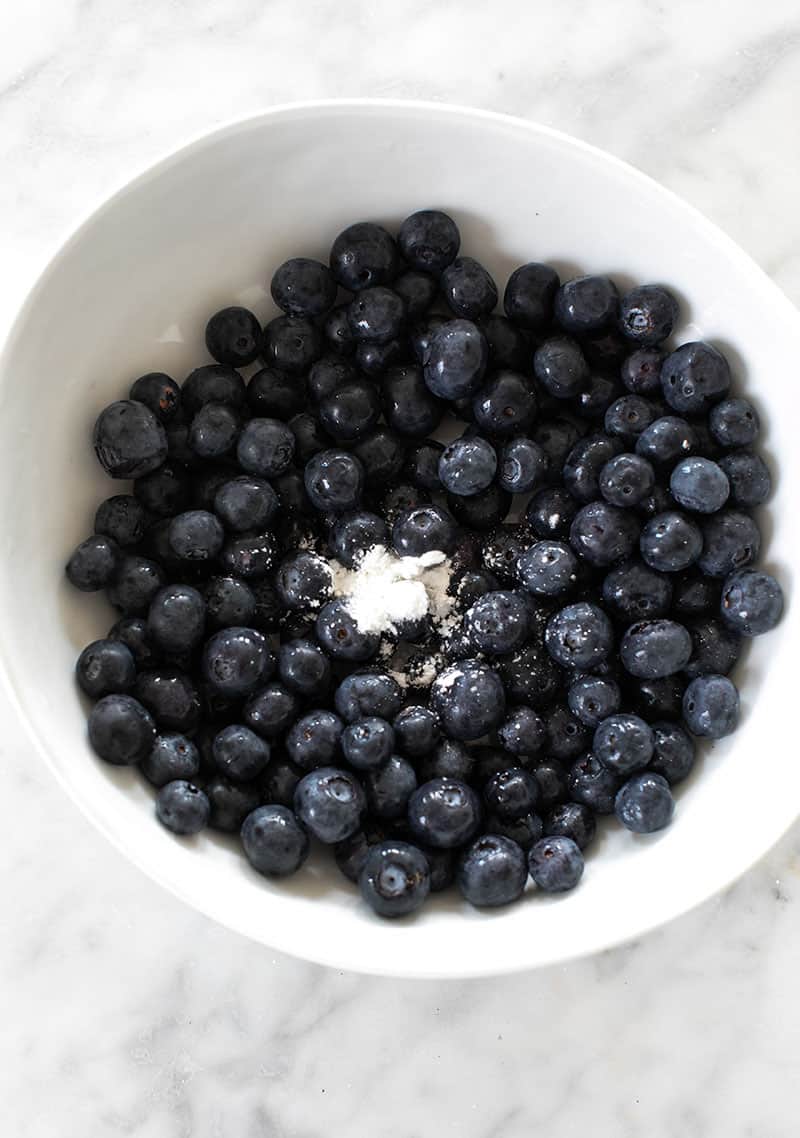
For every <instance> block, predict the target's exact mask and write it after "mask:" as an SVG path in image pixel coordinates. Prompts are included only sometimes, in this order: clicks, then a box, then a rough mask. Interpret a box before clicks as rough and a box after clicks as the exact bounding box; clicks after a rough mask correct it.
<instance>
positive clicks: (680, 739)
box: [649, 723, 695, 786]
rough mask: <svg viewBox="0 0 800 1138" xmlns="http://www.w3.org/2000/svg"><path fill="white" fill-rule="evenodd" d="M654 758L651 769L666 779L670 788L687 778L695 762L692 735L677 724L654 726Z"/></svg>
mask: <svg viewBox="0 0 800 1138" xmlns="http://www.w3.org/2000/svg"><path fill="white" fill-rule="evenodd" d="M653 739H654V746H653V757H652V759H651V760H650V766H649V769H650V770H651V771H654V772H655V773H656V774H660V775H661V776H662V778H665V779H666V780H667V782H668V783H669V784H670V786H674V785H675V783H676V782H680V781H681V780H682V779H684V778H686V777H687V775H688V774H689V772H690V771H691V769H692V767H693V766H694V760H695V748H694V742H693V741H692V737H691V735H688V734H687V732H686V731H684V730H683V728H682V727H679V726H678V724H677V723H654V724H653Z"/></svg>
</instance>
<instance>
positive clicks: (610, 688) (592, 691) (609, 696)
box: [567, 676, 621, 727]
mask: <svg viewBox="0 0 800 1138" xmlns="http://www.w3.org/2000/svg"><path fill="white" fill-rule="evenodd" d="M620 702H621V694H620V690H619V684H618V683H617V682H616V681H615V680H612V679H604V678H603V677H602V676H580V677H578V679H576V680H574V681H573V682H572V683H571V684H570V686H569V689H568V691H567V705H568V707H569V709H570V711H571V712H572V714H573V715H574V716H575V718H576V719H578V720H580V722H581V723H583V724H585V726H586V727H597V725H598V724H599V723H601V722H602V721H603V720H604V719H606V718H608V716H609V715H613V714H614V712H616V711H619V707H620Z"/></svg>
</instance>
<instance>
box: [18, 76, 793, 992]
mask: <svg viewBox="0 0 800 1138" xmlns="http://www.w3.org/2000/svg"><path fill="white" fill-rule="evenodd" d="M348 111H353V112H363V111H374V112H377V113H381V112H382V111H388V112H401V113H402V112H409V113H416V114H419V113H425V114H426V115H431V116H437V117H439V118H440V119H441V120H442V121H443V122H445V121H447V120H448V119H451V120H453V119H461V120H463V121H465V122H466V121H472V122H477V123H482V124H486V125H488V126H495V127H506V128H513V129H515V130H517V131H520V132H523V133H527V134H530V135H532V136H538V137H543V138H547V139H549V140H550V141H551V142H553V143H555V144H557V145H558V146H560V147H563V148H566V149H569V150H573V151H578V152H581V153H583V154H584V155H585V156H586V157H587V158H589V159H592V160H593V161H595V162H598V163H601V164H603V165H605V166H607V167H611V168H612V169H613V168H616V170H617V171H618V172H619V173H620V174H621V175H624V177H625V178H626V179H627V180H628V182H629V183H631V184H632V185H633V186H634V188H635V187H636V186H637V185H638V186H639V187H640V188H641V189H642V190H644V191H646V192H647V193H648V194H650V195H654V196H655V197H656V198H658V199H660V200H661V201H662V202H663V203H664V204H665V206H672V207H673V208H677V209H679V210H680V211H681V212H682V213H683V214H684V216H686V217H687V218H689V219H690V220H692V221H693V223H694V225H695V226H697V227H699V229H700V230H701V231H702V232H703V234H704V237H705V238H706V239H707V240H708V241H709V243H711V244H714V245H716V246H717V247H718V248H719V249H720V250H721V251H722V252H723V253H724V254H725V255H726V256H727V257H728V258H730V259H732V260H733V261H735V262H738V263H739V265H740V266H741V267H742V268H743V269H744V270H746V271H747V273H748V274H749V275H750V276H751V277H752V278H753V279H754V280H755V281H757V282H758V285H759V286H760V288H762V289H764V290H765V291H766V292H767V294H768V295H769V297H770V301H771V303H772V304H773V305H777V306H779V308H781V309H782V310H783V313H784V315H785V318H786V319H787V320H789V321H792V322H793V323H794V324H795V325H796V326H797V329H798V333H800V310H798V308H796V307H795V305H794V304H793V303H792V301H791V300H790V299H789V298H788V297H787V296H786V294H785V293H784V292H783V291H782V290H781V288H780V287H779V286H778V285H777V284H776V283H775V282H774V281H773V280H772V278H771V277H769V276H768V274H767V273H766V272H765V271H764V269H762V268H761V266H760V265H759V264H758V263H757V262H756V261H755V260H754V259H753V258H752V257H751V256H750V255H749V254H748V253H746V252H745V251H744V249H742V248H741V246H739V245H738V244H737V243H736V242H735V241H734V240H733V238H731V237H729V236H728V235H727V234H726V233H725V232H724V230H722V229H721V228H720V227H719V226H718V225H717V224H716V223H715V222H712V221H711V220H709V218H707V217H706V216H705V214H704V213H702V211H701V210H699V209H698V208H697V207H696V206H694V205H692V204H691V203H689V202H687V201H686V200H685V199H684V198H683V197H681V196H680V195H679V194H677V193H676V192H675V191H673V190H670V189H668V188H666V187H665V186H663V185H662V184H661V183H660V182H658V181H656V179H654V178H652V177H650V175H648V174H645V173H644V172H643V171H641V170H639V169H638V168H637V167H636V166H633V165H632V164H631V163H629V162H627V161H625V160H623V159H621V158H618V157H617V156H616V155H614V154H611V153H610V152H608V151H606V150H604V149H602V148H601V147H598V146H595V145H593V144H592V143H589V142H586V141H584V140H583V139H580V138H577V137H576V136H574V135H571V134H569V133H567V132H565V131H561V130H558V129H556V128H554V127H551V126H547V125H545V124H542V123H538V122H536V121H534V120H528V119H525V118H522V117H520V116H518V115H512V114H507V113H503V112H500V111H493V110H485V109H482V108H477V107H471V106H469V105H465V104H456V103H449V102H437V101H434V100H420V99H399V98H373V97H358V98H355V97H354V98H348V97H345V98H336V99H310V100H297V101H291V102H285V103H279V104H275V105H273V106H269V107H266V108H263V109H261V110H256V111H253V112H251V113H248V114H246V115H243V116H242V115H239V116H234V117H231V118H230V119H228V120H226V121H224V122H222V123H220V124H217V125H215V126H214V127H213V128H212V129H210V130H201V131H198V132H196V133H192V135H191V136H190V137H189V138H188V139H187V141H185V142H182V143H181V144H179V145H178V146H173V147H170V148H169V149H166V150H165V151H164V152H163V153H162V154H161V156H160V157H158V158H156V159H155V160H152V161H149V162H148V163H147V164H146V165H144V166H139V167H138V168H137V172H136V173H134V174H133V175H132V176H130V177H128V178H125V179H124V180H121V181H120V182H119V183H118V184H117V186H116V188H115V189H113V190H112V191H111V192H110V193H107V194H104V195H103V197H102V198H101V199H100V201H99V202H98V203H95V204H93V205H92V206H90V207H88V208H87V209H86V210H85V211H83V213H82V216H81V217H80V220H79V221H78V222H77V223H76V224H74V225H73V226H71V227H70V228H68V229H67V231H66V235H65V236H63V237H62V238H61V239H60V240H58V239H57V240H56V241H55V242H53V246H52V251H51V252H50V254H49V255H47V254H45V259H44V260H43V261H42V262H41V268H40V269H39V271H38V272H37V273H36V275H35V277H34V280H33V283H32V284H31V285H30V287H29V288H28V289H27V291H26V294H25V295H24V296H23V297H22V298H21V300H20V303H19V305H18V307H17V308H16V311H15V314H14V316H13V318H12V319H11V321H10V322H9V324H8V325H7V330H6V332H5V335H4V337H3V341H2V344H1V345H0V384H2V379H3V376H4V375H5V374H6V370H7V364H8V360H9V358H10V356H11V355H12V352H13V348H14V345H15V342H16V340H17V338H18V336H19V335H20V331H21V329H22V327H23V325H24V323H25V320H26V318H27V317H28V315H29V313H30V312H31V310H32V309H33V308H34V307H35V305H36V303H37V301H38V299H39V295H40V293H41V292H42V291H43V290H44V289H45V288H46V286H47V284H48V282H49V279H50V276H51V274H53V273H54V272H55V270H56V268H57V266H58V265H59V264H60V262H61V261H62V260H63V259H64V257H65V256H66V255H67V254H68V253H69V251H70V250H71V249H72V247H73V246H74V245H75V244H77V243H78V242H79V241H80V240H81V238H82V237H83V235H84V232H85V230H87V229H88V228H89V227H90V226H91V224H92V223H93V222H94V221H95V220H96V219H97V218H98V217H101V216H102V215H103V214H104V213H105V212H106V211H108V210H111V209H113V208H114V207H115V205H116V204H117V202H118V200H119V199H121V198H122V197H123V196H124V195H125V194H126V193H128V192H129V191H131V190H134V189H136V188H138V187H139V186H140V185H142V184H143V183H144V182H146V181H147V180H149V179H151V178H153V177H154V176H158V175H159V174H161V173H162V172H164V171H166V170H168V169H169V168H170V166H172V165H173V164H177V163H180V162H182V161H183V160H184V159H185V158H187V157H188V156H189V155H190V154H192V152H194V151H198V150H200V149H202V148H203V147H206V146H213V145H214V144H215V143H216V142H217V141H218V140H219V139H220V138H222V137H224V136H226V135H230V134H232V133H234V132H235V131H237V130H240V129H248V128H250V127H253V126H254V125H256V124H259V123H262V122H263V123H266V122H269V121H275V120H291V119H293V118H295V119H299V118H303V117H305V116H310V117H320V116H324V115H326V114H329V113H337V112H345V113H346V112H348ZM0 684H2V687H3V690H4V691H5V694H6V697H7V698H8V701H9V705H10V706H11V708H12V709H13V710H14V711H15V712H16V714H17V717H18V720H19V721H20V722H21V724H22V725H23V727H24V731H25V734H26V735H27V737H28V739H29V740H30V742H31V743H32V744H33V747H34V750H35V752H36V754H37V755H38V756H39V758H40V759H41V760H42V761H43V762H44V764H45V765H46V766H47V768H48V769H49V770H50V772H51V773H52V774H53V775H54V776H55V778H56V781H57V782H58V783H59V785H60V786H61V788H62V789H63V790H64V791H65V793H66V794H67V796H68V797H69V798H70V799H71V800H72V802H73V803H74V804H75V805H76V806H77V807H78V809H79V810H80V812H81V813H82V814H83V815H84V816H85V817H86V818H88V820H89V821H91V822H92V824H93V825H94V826H95V827H96V829H97V830H99V832H100V833H101V834H102V835H103V836H104V837H105V838H106V839H107V840H108V841H109V842H110V843H111V844H112V845H113V846H114V847H115V848H116V849H117V850H118V851H119V852H120V853H121V854H123V855H124V856H125V858H126V859H127V860H128V861H129V862H131V863H132V864H133V865H135V866H136V867H137V868H138V869H139V870H140V871H141V872H142V873H144V874H145V875H146V876H147V877H148V878H149V879H151V880H153V881H155V882H156V883H158V884H159V885H160V886H161V887H162V888H164V889H166V890H167V891H168V892H169V893H170V894H172V895H173V896H174V897H177V898H178V899H179V900H180V901H182V902H183V903H184V904H186V905H187V906H189V907H190V908H192V909H194V910H195V911H198V912H201V913H202V914H203V915H204V916H205V917H207V918H209V919H213V920H214V921H216V922H218V923H219V924H222V925H223V926H225V927H227V928H229V929H231V930H232V931H234V932H236V933H239V934H241V935H243V936H246V937H247V938H248V939H251V940H254V941H256V942H257V943H259V944H261V945H263V946H264V947H265V948H270V949H275V950H276V951H280V952H283V953H286V954H287V955H289V956H293V957H295V958H297V959H303V960H308V961H311V962H313V963H315V964H321V965H324V966H327V967H331V968H338V969H341V970H346V971H350V972H355V973H359V974H372V975H380V976H389V975H390V976H394V977H398V978H408V979H467V978H477V977H488V976H500V975H509V974H514V973H518V972H523V971H529V970H532V969H534V968H542V967H548V966H551V965H556V964H566V963H568V962H570V961H573V960H580V959H583V958H585V957H589V956H592V955H594V954H596V953H598V952H602V951H605V950H607V949H610V948H613V947H616V946H619V945H624V944H626V943H629V942H630V941H632V940H635V939H637V938H638V937H641V936H643V935H645V934H647V933H649V932H651V931H653V930H654V929H657V928H659V927H661V926H662V925H665V924H668V923H669V922H671V921H673V920H675V919H676V918H678V917H680V916H683V915H685V914H686V913H688V912H690V911H691V910H693V909H695V908H697V907H698V906H699V905H701V904H703V903H704V902H705V901H707V900H710V899H711V898H712V897H714V896H716V895H718V894H719V893H720V892H721V891H723V890H724V889H726V888H728V887H729V886H730V885H731V884H732V883H733V882H734V881H736V880H737V879H738V878H739V877H740V876H741V875H742V874H744V873H745V872H746V871H747V870H748V869H749V868H751V867H752V866H753V865H754V864H755V863H756V862H757V861H758V860H760V858H762V857H763V856H764V855H765V854H766V853H767V852H768V851H769V850H770V849H772V848H773V846H774V845H775V844H776V843H777V842H778V841H779V840H780V839H781V837H782V836H783V835H784V834H785V833H786V831H787V830H788V829H789V828H790V826H791V825H792V824H793V823H794V822H795V821H796V819H797V817H798V815H800V804H794V803H793V801H792V799H791V796H786V798H783V797H782V796H779V797H778V799H777V800H776V802H775V807H776V813H777V818H775V817H773V820H774V828H773V829H771V830H770V831H769V833H768V834H767V835H764V834H763V832H759V833H758V834H756V832H755V831H753V830H751V831H750V832H749V833H748V834H747V835H746V836H745V835H743V840H742V842H741V844H740V845H739V846H738V848H737V851H736V852H735V854H734V856H732V857H731V858H730V859H729V860H728V861H727V862H726V867H727V868H726V870H725V872H724V873H720V874H719V879H718V880H717V881H715V882H714V884H713V887H712V888H711V889H709V888H708V882H707V881H704V882H703V883H702V884H699V887H698V886H694V887H693V886H692V884H691V882H690V881H689V882H687V888H686V889H685V890H684V891H681V893H680V894H679V895H677V899H676V901H675V902H674V903H673V904H672V905H671V906H670V909H669V913H668V915H666V916H659V917H654V916H650V915H647V916H644V917H640V916H637V913H636V912H632V913H631V915H630V917H629V919H628V921H627V924H626V925H625V926H624V927H622V928H621V929H620V928H619V927H617V928H615V930H613V931H603V927H599V928H596V929H594V930H593V931H592V933H591V934H590V935H589V936H587V938H586V939H585V940H584V941H583V942H582V943H581V944H580V945H577V946H575V948H574V949H571V948H567V949H566V950H565V951H563V950H562V951H559V952H558V953H556V952H552V951H551V952H550V953H549V954H547V955H541V954H540V956H539V957H538V958H535V959H533V960H530V959H524V954H523V953H519V954H517V956H516V957H515V958H513V959H512V958H504V959H502V960H501V961H499V962H498V961H488V960H487V961H486V963H485V964H482V963H481V964H476V963H472V962H471V963H470V964H469V965H467V966H464V964H463V962H461V963H460V964H459V962H458V961H457V960H456V961H455V962H454V964H455V967H454V968H452V969H450V970H448V971H444V970H442V969H440V968H437V967H435V966H434V967H431V966H430V965H428V964H426V963H425V962H422V963H420V962H418V961H416V960H415V958H413V957H412V959H413V960H414V964H413V966H412V965H411V964H410V963H409V966H408V967H406V966H404V965H403V964H402V963H400V964H398V963H396V962H395V963H393V964H392V966H391V967H389V968H387V967H386V966H385V965H383V966H382V965H381V963H380V962H379V961H375V962H374V964H373V962H371V961H369V960H362V959H359V960H357V961H356V962H354V961H353V960H352V958H351V957H350V955H349V954H348V952H347V951H346V949H340V948H339V946H338V945H337V944H336V943H335V942H334V941H332V942H331V943H328V942H327V941H326V940H325V938H317V939H316V940H312V941H310V942H308V943H307V944H303V945H302V946H299V945H298V944H297V943H296V938H293V937H292V936H291V935H288V936H287V935H285V934H284V933H283V932H282V930H281V929H280V928H278V927H275V928H274V930H271V932H270V939H269V941H268V942H267V941H266V940H264V939H263V938H262V937H260V936H259V935H258V933H257V932H256V930H255V929H253V928H252V927H251V926H249V925H248V923H247V922H246V921H244V920H237V919H236V918H235V917H234V916H233V915H232V914H231V913H230V911H228V910H226V911H225V913H223V914H220V913H218V912H216V911H215V910H214V906H213V905H210V904H208V903H205V902H204V901H203V899H202V898H198V897H196V896H194V895H193V894H192V892H191V891H190V890H189V889H188V888H186V887H184V886H183V884H182V881H181V880H180V879H179V878H177V877H176V875H174V874H170V873H169V872H165V871H163V870H162V868H161V866H160V864H159V863H158V861H156V860H153V859H150V858H147V857H145V856H143V855H142V854H141V853H140V851H139V848H138V847H137V846H135V845H133V844H132V843H130V842H129V841H128V840H127V838H126V836H125V834H124V832H123V833H120V832H119V831H117V830H116V829H115V828H114V826H113V825H112V822H111V820H110V819H108V818H106V817H105V816H104V815H103V814H102V813H101V812H100V811H99V810H97V809H96V808H95V806H94V804H93V803H91V802H89V801H86V800H85V799H84V798H83V797H81V796H80V795H79V794H78V793H77V792H75V791H74V789H73V787H72V785H71V784H70V782H69V781H68V780H67V778H66V777H65V776H64V774H63V773H62V771H61V770H60V769H59V768H58V766H57V765H56V764H55V763H53V762H52V761H51V759H50V755H49V751H48V747H47V745H46V743H45V740H44V739H43V738H42V737H40V735H39V733H38V730H37V728H36V725H35V724H34V723H33V722H32V720H31V719H30V718H29V717H28V715H27V713H26V711H25V710H24V708H23V706H22V703H21V700H20V698H19V697H18V695H17V690H16V683H15V678H14V672H13V666H12V664H11V661H10V654H9V644H8V642H7V641H6V640H5V638H4V636H3V635H2V634H0ZM780 803H783V805H782V806H779V804H780ZM273 932H274V935H273Z"/></svg>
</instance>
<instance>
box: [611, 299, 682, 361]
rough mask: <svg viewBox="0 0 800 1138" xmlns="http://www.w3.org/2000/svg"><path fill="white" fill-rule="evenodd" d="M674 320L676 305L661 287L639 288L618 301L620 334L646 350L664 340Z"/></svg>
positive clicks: (669, 332)
mask: <svg viewBox="0 0 800 1138" xmlns="http://www.w3.org/2000/svg"><path fill="white" fill-rule="evenodd" d="M677 319H678V302H677V301H676V299H675V297H674V296H673V295H672V293H671V292H668V291H667V289H665V288H662V287H661V286H660V285H639V286H638V288H632V289H631V290H630V292H627V293H626V294H625V295H624V296H623V298H622V300H621V301H620V305H619V326H620V329H621V330H622V333H623V335H625V336H627V338H628V339H629V340H634V341H635V342H636V343H637V344H641V345H642V347H645V348H651V347H653V346H655V345H656V344H660V343H661V342H662V341H663V340H666V339H667V337H668V336H670V335H671V334H672V329H673V327H674V325H675V322H676V320H677Z"/></svg>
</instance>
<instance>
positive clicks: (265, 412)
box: [247, 360, 323, 423]
mask: <svg viewBox="0 0 800 1138" xmlns="http://www.w3.org/2000/svg"><path fill="white" fill-rule="evenodd" d="M322 362H323V361H322V360H318V361H317V362H316V363H314V364H313V365H312V368H311V372H309V376H310V375H311V373H312V372H313V371H314V368H316V367H317V366H318V365H319V364H320V363H322ZM309 388H310V382H309ZM247 405H248V407H249V408H250V412H251V414H253V415H255V416H257V417H258V418H259V419H280V420H281V422H284V423H288V421H289V420H290V419H291V418H293V417H294V416H295V415H298V414H299V413H300V412H301V411H302V410H303V408H304V407H305V405H306V399H305V392H304V391H303V388H302V386H301V384H299V383H298V382H297V377H296V376H294V375H284V373H283V372H282V371H278V370H277V368H272V367H264V368H262V369H261V370H260V371H257V372H256V373H255V375H254V376H252V377H251V379H250V381H249V383H248V384H247Z"/></svg>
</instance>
